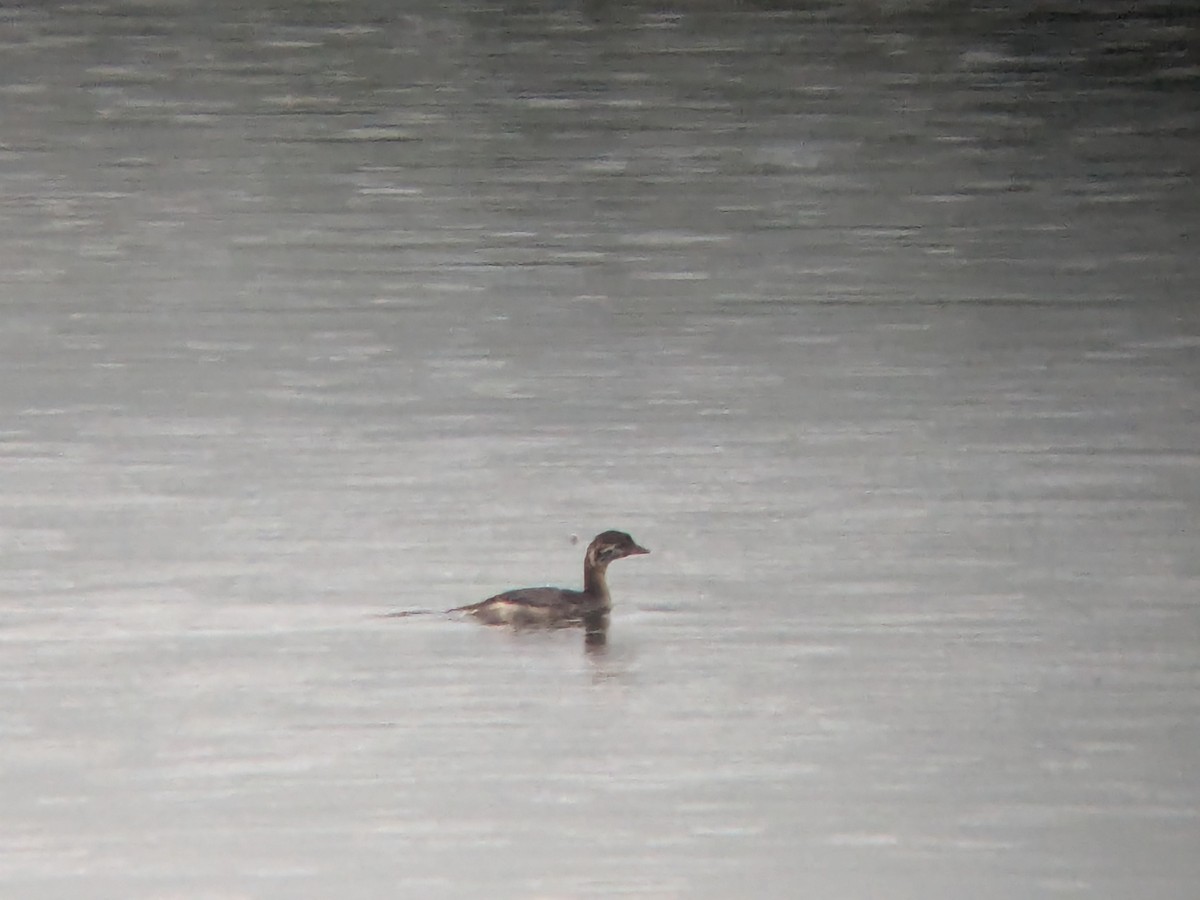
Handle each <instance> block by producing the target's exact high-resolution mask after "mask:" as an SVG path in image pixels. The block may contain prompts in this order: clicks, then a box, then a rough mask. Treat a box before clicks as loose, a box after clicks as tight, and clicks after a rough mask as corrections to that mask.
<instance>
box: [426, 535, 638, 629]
mask: <svg viewBox="0 0 1200 900" xmlns="http://www.w3.org/2000/svg"><path fill="white" fill-rule="evenodd" d="M649 552H650V551H649V550H647V549H646V548H645V547H639V546H638V545H637V543H636V542H635V541H634V539H633V538H631V537H630V536H629V535H627V534H626V533H625V532H623V531H605V532H604V533H602V534H598V535H596V537H595V538H593V539H592V542H591V543H590V544H588V548H587V553H586V554H585V555H584V557H583V590H582V591H569V590H566V589H565V588H556V587H534V588H517V589H516V590H514V591H505V592H504V593H503V594H497V595H496V596H494V597H488V598H487V599H486V600H481V601H480V602H478V603H472V604H471V605H470V606H460V607H457V608H456V609H451V610H448V611H449V612H452V613H467V614H468V615H472V616H474V617H475V618H476V619H478V620H479V621H480V622H483V623H484V624H485V625H512V626H513V627H515V628H536V627H542V628H565V627H568V626H571V625H583V626H584V627H585V628H586V629H587V630H588V631H589V632H596V631H603V630H604V629H605V628H606V627H607V626H608V612H609V610H610V609H611V608H612V598H611V597H610V596H609V595H608V583H607V582H606V581H605V580H604V573H605V570H606V569H608V564H609V563H610V562H612V561H613V560H617V559H624V558H625V557H626V556H641V555H642V554H644V553H649Z"/></svg>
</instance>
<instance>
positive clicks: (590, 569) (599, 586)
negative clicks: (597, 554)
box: [583, 558, 609, 605]
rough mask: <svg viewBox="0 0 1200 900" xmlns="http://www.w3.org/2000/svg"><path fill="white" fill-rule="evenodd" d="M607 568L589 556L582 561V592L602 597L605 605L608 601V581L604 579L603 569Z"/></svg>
mask: <svg viewBox="0 0 1200 900" xmlns="http://www.w3.org/2000/svg"><path fill="white" fill-rule="evenodd" d="M607 568H608V567H607V566H604V565H601V564H599V563H597V562H596V561H595V560H593V559H591V558H588V559H585V560H584V561H583V592H584V593H585V594H590V595H591V596H593V597H601V598H603V599H604V603H605V605H608V603H609V596H608V582H607V581H605V579H604V571H605V569H607Z"/></svg>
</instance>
